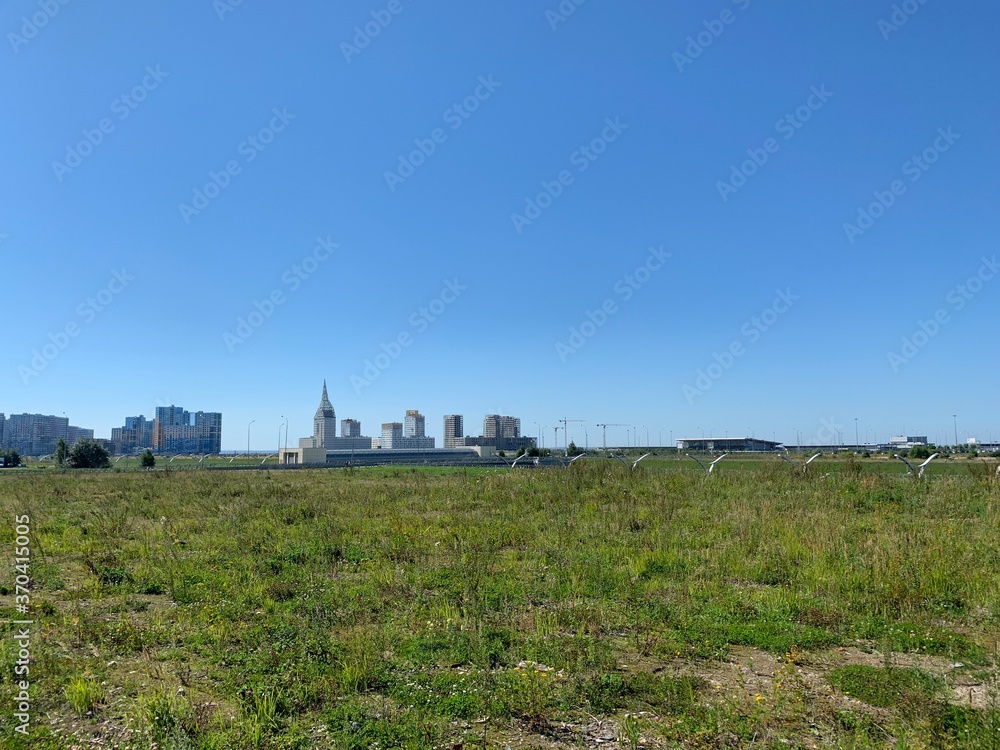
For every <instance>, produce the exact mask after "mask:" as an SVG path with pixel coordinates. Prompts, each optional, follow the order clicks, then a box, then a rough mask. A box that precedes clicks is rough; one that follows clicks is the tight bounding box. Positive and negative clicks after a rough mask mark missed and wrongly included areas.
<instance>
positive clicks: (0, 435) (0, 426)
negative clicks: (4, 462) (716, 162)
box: [0, 411, 7, 448]
mask: <svg viewBox="0 0 1000 750" xmlns="http://www.w3.org/2000/svg"><path fill="white" fill-rule="evenodd" d="M4 421H5V420H4V416H3V412H2V411H0V448H6V447H7V444H6V443H5V442H4V441H3V423H4Z"/></svg>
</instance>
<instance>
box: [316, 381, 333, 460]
mask: <svg viewBox="0 0 1000 750" xmlns="http://www.w3.org/2000/svg"><path fill="white" fill-rule="evenodd" d="M335 437H337V413H336V412H335V411H334V410H333V404H331V403H330V397H329V396H328V395H327V393H326V381H325V380H324V381H323V398H322V399H321V400H320V402H319V408H318V409H317V410H316V416H314V417H313V447H314V448H327V447H332V445H333V438H335Z"/></svg>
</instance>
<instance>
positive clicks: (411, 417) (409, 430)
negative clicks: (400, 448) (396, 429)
mask: <svg viewBox="0 0 1000 750" xmlns="http://www.w3.org/2000/svg"><path fill="white" fill-rule="evenodd" d="M403 437H408V438H418V437H419V438H422V437H426V432H425V420H424V415H423V414H421V413H420V412H419V411H417V410H416V409H410V410H409V411H407V412H406V417H405V419H404V422H403Z"/></svg>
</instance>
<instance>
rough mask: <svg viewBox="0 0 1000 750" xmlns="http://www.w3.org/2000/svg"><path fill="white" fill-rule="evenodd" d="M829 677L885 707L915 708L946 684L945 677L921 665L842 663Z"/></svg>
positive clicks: (836, 684)
mask: <svg viewBox="0 0 1000 750" xmlns="http://www.w3.org/2000/svg"><path fill="white" fill-rule="evenodd" d="M829 679H830V683H831V684H832V685H833V686H834V687H836V688H837V689H838V690H841V691H843V692H844V693H845V694H847V695H850V696H852V697H854V698H857V699H859V700H863V701H864V702H865V703H868V704H869V705H872V706H879V707H881V708H899V709H914V708H916V707H918V706H922V705H925V704H926V703H927V699H928V698H933V697H934V696H935V695H936V694H937V693H939V692H940V691H941V689H942V688H943V687H944V683H943V681H942V680H941V678H939V677H935V676H934V675H931V674H928V673H927V672H924V671H923V670H920V669H913V668H907V669H903V668H900V667H872V666H866V665H861V664H854V665H851V666H847V667H838V668H837V669H834V670H833V671H832V672H830V675H829Z"/></svg>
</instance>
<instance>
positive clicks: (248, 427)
mask: <svg viewBox="0 0 1000 750" xmlns="http://www.w3.org/2000/svg"><path fill="white" fill-rule="evenodd" d="M256 421H257V420H256V419H251V420H250V424H253V423H254V422H256ZM250 424H248V425H247V458H250Z"/></svg>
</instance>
